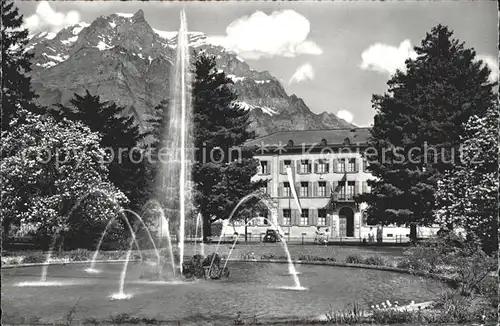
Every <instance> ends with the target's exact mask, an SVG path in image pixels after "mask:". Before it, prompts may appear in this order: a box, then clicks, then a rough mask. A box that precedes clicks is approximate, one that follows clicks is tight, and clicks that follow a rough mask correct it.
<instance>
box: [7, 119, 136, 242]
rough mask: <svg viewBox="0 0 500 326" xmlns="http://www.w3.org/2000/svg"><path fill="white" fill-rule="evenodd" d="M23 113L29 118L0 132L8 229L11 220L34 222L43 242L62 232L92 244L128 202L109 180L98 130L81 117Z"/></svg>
mask: <svg viewBox="0 0 500 326" xmlns="http://www.w3.org/2000/svg"><path fill="white" fill-rule="evenodd" d="M23 114H24V116H25V123H23V124H18V125H15V127H14V128H13V129H12V131H3V132H2V139H3V142H4V146H3V148H2V161H1V169H0V184H1V191H2V199H1V212H2V228H3V232H4V234H8V232H9V228H10V227H11V226H12V225H16V226H29V225H31V226H32V227H34V229H35V232H36V234H37V235H38V236H40V237H42V238H45V239H46V240H47V241H48V242H47V241H45V245H47V244H49V243H50V242H51V241H50V240H49V239H50V238H51V237H53V236H55V235H58V234H59V235H62V234H64V235H65V237H66V241H67V243H68V242H69V244H70V245H73V246H76V245H78V246H83V247H92V246H93V245H95V243H94V242H95V240H96V239H97V238H98V237H99V236H100V233H101V232H102V231H103V229H104V226H105V225H106V223H107V222H108V220H109V219H110V218H111V217H112V216H114V215H116V214H118V211H119V205H120V204H125V203H127V198H126V197H125V195H124V194H123V193H122V192H120V191H119V190H118V189H116V188H115V187H114V186H113V185H112V184H111V183H110V182H109V180H108V170H107V168H106V166H105V165H104V162H106V160H107V159H108V158H107V157H106V153H105V151H104V150H103V149H102V148H101V147H100V145H99V140H100V138H99V135H98V134H97V133H95V132H92V131H90V129H89V128H88V127H85V126H84V125H83V124H81V123H75V122H73V121H69V120H66V119H63V120H61V121H60V122H56V121H55V120H54V119H53V118H51V117H47V118H42V117H41V116H39V115H36V114H32V113H29V112H24V113H23Z"/></svg>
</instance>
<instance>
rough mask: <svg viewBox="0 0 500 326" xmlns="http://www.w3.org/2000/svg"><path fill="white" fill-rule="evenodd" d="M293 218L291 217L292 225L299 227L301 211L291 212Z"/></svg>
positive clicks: (294, 210) (293, 210)
mask: <svg viewBox="0 0 500 326" xmlns="http://www.w3.org/2000/svg"><path fill="white" fill-rule="evenodd" d="M290 214H291V216H290V223H291V224H292V225H299V220H298V219H299V218H300V217H299V210H298V209H292V211H291V212H290Z"/></svg>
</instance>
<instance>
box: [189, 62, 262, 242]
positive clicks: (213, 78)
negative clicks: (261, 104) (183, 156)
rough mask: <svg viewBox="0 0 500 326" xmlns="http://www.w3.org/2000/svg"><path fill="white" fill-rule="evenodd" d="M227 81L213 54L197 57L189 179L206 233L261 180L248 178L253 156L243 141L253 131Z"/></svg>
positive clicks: (254, 164) (253, 170)
mask: <svg viewBox="0 0 500 326" xmlns="http://www.w3.org/2000/svg"><path fill="white" fill-rule="evenodd" d="M232 83H233V82H232V80H231V79H230V78H228V77H227V76H226V75H225V73H224V72H218V70H217V68H216V63H215V58H214V57H213V56H207V55H205V54H200V55H198V56H197V57H196V62H195V79H194V81H193V86H192V90H193V114H194V128H193V129H194V143H195V144H194V145H195V148H196V151H195V164H194V168H193V181H194V186H195V189H196V191H195V203H196V206H197V207H198V210H199V212H200V213H201V215H202V217H203V228H204V230H203V234H204V236H205V237H208V236H210V234H211V224H212V222H214V221H215V220H217V219H227V218H229V214H230V212H231V211H232V210H233V208H234V207H235V206H236V204H237V203H238V202H239V201H240V200H241V199H242V198H243V197H244V196H246V195H248V194H250V193H252V192H254V191H256V190H258V189H260V188H262V187H263V186H265V183H266V181H258V182H253V181H252V180H251V178H252V177H253V176H254V175H255V174H256V173H257V166H258V162H257V160H256V159H254V158H253V151H252V149H251V148H248V147H245V146H244V143H245V142H246V141H247V140H249V139H252V138H254V137H255V134H254V132H252V131H250V130H249V128H248V126H249V123H250V120H249V112H248V111H246V110H244V109H243V108H241V107H239V106H238V105H237V104H235V101H236V99H237V95H236V93H235V92H234V91H233V90H232V89H231V87H230V85H231V84H232ZM235 149H237V150H235ZM242 208H244V207H242Z"/></svg>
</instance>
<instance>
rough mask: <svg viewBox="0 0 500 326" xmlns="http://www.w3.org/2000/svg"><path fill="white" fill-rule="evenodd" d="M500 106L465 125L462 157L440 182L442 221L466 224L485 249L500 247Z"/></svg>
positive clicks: (439, 213) (449, 223)
mask: <svg viewBox="0 0 500 326" xmlns="http://www.w3.org/2000/svg"><path fill="white" fill-rule="evenodd" d="M499 118H500V115H499V111H498V106H494V107H491V108H490V109H489V110H488V112H487V114H486V115H485V116H484V117H478V116H473V117H471V118H470V119H469V121H468V122H467V123H466V125H465V131H466V133H465V135H464V137H463V143H462V146H461V152H462V158H461V160H460V162H458V164H456V165H455V166H454V167H453V168H452V169H450V170H448V171H446V172H445V173H444V174H443V175H442V176H441V178H440V180H439V182H438V189H437V192H436V202H437V204H438V207H439V209H438V210H437V217H438V221H440V222H441V223H442V224H444V225H445V226H447V225H453V226H458V227H463V228H464V229H465V230H466V232H467V233H468V234H471V235H473V236H474V237H476V238H478V239H480V240H481V241H482V245H483V250H484V251H485V252H487V253H488V254H492V253H494V252H496V251H497V249H498V240H497V235H498V228H497V222H498V221H497V219H498V186H499V183H498V158H499V156H498V155H499V153H498V148H499V143H498V135H499V133H498V132H499V130H498V119H499Z"/></svg>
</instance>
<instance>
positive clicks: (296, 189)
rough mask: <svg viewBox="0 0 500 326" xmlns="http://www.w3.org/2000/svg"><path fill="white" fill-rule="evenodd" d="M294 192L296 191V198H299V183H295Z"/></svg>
mask: <svg viewBox="0 0 500 326" xmlns="http://www.w3.org/2000/svg"><path fill="white" fill-rule="evenodd" d="M295 191H297V197H300V182H296V183H295Z"/></svg>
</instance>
